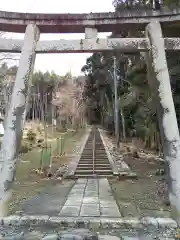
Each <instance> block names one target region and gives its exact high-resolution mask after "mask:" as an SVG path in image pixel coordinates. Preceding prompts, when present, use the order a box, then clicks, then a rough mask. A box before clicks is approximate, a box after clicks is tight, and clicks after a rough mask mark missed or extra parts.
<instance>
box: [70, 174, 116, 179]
mask: <svg viewBox="0 0 180 240" xmlns="http://www.w3.org/2000/svg"><path fill="white" fill-rule="evenodd" d="M75 177H76V178H106V177H108V178H113V177H114V175H113V174H109V175H108V176H107V175H103V174H102V175H96V174H76V175H75ZM69 178H71V177H69Z"/></svg>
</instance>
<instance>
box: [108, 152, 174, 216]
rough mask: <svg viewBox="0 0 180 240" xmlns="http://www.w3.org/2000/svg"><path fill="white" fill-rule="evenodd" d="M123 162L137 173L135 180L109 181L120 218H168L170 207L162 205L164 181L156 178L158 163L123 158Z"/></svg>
mask: <svg viewBox="0 0 180 240" xmlns="http://www.w3.org/2000/svg"><path fill="white" fill-rule="evenodd" d="M123 160H124V161H125V162H126V163H127V164H128V166H129V167H130V168H131V169H132V170H133V171H134V172H136V173H137V176H138V179H137V180H121V181H118V180H109V182H110V184H111V187H112V190H113V193H114V195H115V198H116V201H117V204H118V205H119V208H120V211H121V214H122V216H124V217H126V216H132V217H134V216H136V217H139V216H140V217H143V216H152V217H170V210H171V209H170V207H169V206H167V205H166V204H165V203H164V200H165V193H164V186H165V181H164V179H163V178H164V177H163V176H157V175H156V172H157V169H159V168H162V165H161V164H160V163H158V162H155V161H153V160H151V161H150V160H148V159H145V158H144V159H141V158H134V157H132V156H125V157H124V158H123Z"/></svg>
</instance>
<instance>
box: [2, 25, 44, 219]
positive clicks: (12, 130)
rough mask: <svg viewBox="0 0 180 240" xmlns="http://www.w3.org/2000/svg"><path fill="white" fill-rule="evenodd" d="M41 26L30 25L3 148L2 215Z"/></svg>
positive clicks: (14, 89)
mask: <svg viewBox="0 0 180 240" xmlns="http://www.w3.org/2000/svg"><path fill="white" fill-rule="evenodd" d="M38 40H39V29H38V28H37V27H36V26H35V25H33V24H29V25H28V26H27V27H26V33H25V38H24V44H23V48H22V54H21V58H20V61H19V68H18V71H17V74H16V80H15V84H14V87H13V93H12V96H11V103H10V106H9V111H8V114H7V118H6V122H5V132H4V136H3V141H2V145H1V151H0V216H4V215H6V214H7V213H6V206H7V201H8V199H9V198H10V197H11V189H10V188H11V185H12V183H13V181H14V177H15V172H16V161H17V154H18V151H19V147H20V143H21V137H22V131H23V127H24V122H25V117H26V107H27V101H28V94H29V88H30V85H31V80H32V78H31V74H32V72H33V68H34V62H35V55H36V53H35V48H36V44H37V41H38Z"/></svg>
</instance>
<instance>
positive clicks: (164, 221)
mask: <svg viewBox="0 0 180 240" xmlns="http://www.w3.org/2000/svg"><path fill="white" fill-rule="evenodd" d="M156 220H157V222H158V225H159V227H162V228H177V222H176V221H175V220H173V219H172V218H156Z"/></svg>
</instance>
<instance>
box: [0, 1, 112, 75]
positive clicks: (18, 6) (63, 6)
mask: <svg viewBox="0 0 180 240" xmlns="http://www.w3.org/2000/svg"><path fill="white" fill-rule="evenodd" d="M0 10H4V11H12V12H34V13H37V12H39V13H89V12H112V11H114V8H113V6H112V0H5V1H3V0H1V3H0ZM107 35H109V34H108V33H100V34H99V35H98V36H99V37H105V36H107ZM9 36H11V37H12V36H13V37H14V38H22V37H23V35H22V34H19V35H18V34H13V35H12V34H11V35H9ZM60 38H61V39H62V38H64V39H76V38H84V34H69V35H68V34H48V35H47V34H41V37H40V39H41V40H52V39H54V40H55V39H60ZM90 55H91V54H87V53H79V54H75V53H74V54H70V53H69V54H39V55H37V57H36V64H35V70H41V71H43V72H45V71H46V70H48V71H52V70H53V71H55V72H56V73H57V74H60V75H65V74H66V73H67V72H68V71H70V70H71V72H72V74H73V75H74V76H77V75H79V74H80V71H81V67H82V66H83V65H84V64H85V62H86V58H87V56H90Z"/></svg>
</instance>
